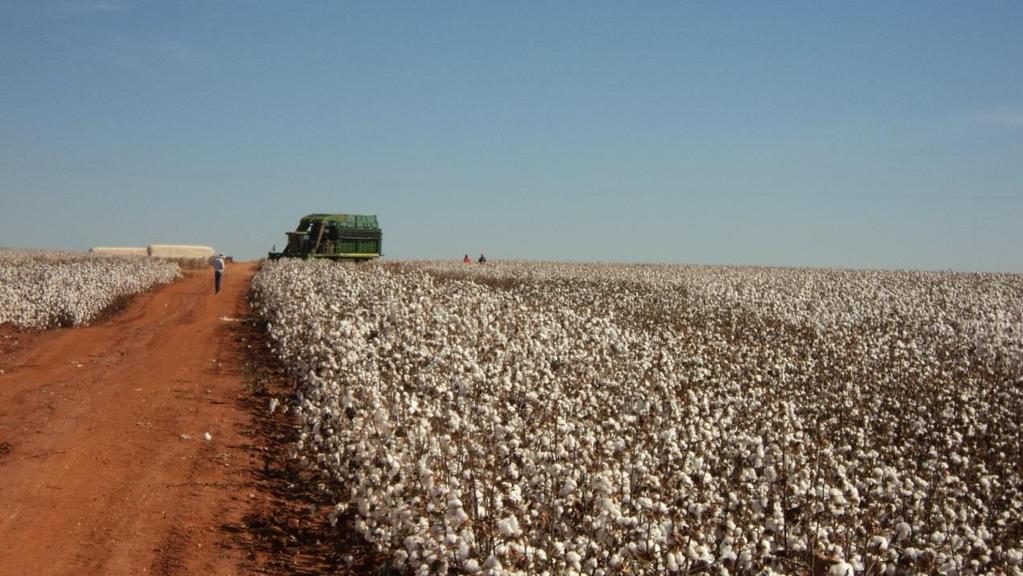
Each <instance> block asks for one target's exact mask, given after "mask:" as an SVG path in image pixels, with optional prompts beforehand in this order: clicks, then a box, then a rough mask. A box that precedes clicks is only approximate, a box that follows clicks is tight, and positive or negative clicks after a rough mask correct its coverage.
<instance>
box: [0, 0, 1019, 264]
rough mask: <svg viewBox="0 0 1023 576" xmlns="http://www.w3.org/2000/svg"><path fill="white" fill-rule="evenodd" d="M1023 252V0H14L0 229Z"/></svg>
mask: <svg viewBox="0 0 1023 576" xmlns="http://www.w3.org/2000/svg"><path fill="white" fill-rule="evenodd" d="M308 212H352V213H375V214H378V215H379V217H380V220H381V222H382V225H383V228H384V234H385V251H386V252H387V255H388V257H391V258H402V259H404V258H459V257H461V255H462V254H464V253H466V252H468V253H470V254H471V255H473V256H476V255H478V254H479V253H480V252H481V251H483V252H486V253H487V256H488V257H490V258H525V259H557V260H616V261H646V262H680V263H702V264H762V265H789V266H803V265H809V266H836V267H837V266H842V267H844V266H852V267H869V268H924V269H947V268H951V269H959V270H984V271H1005V272H1023V250H1021V248H1023V225H1021V222H1023V3H1020V2H956V3H942V2H897V3H895V2H876V3H875V2H817V3H809V2H806V3H804V2H782V3H774V2H743V3H731V2H692V3H688V2H663V3H662V2H642V3H626V2H620V3H612V2H480V1H462V2H407V3H392V2H363V3H354V2H225V1H215V0H214V1H209V0H204V1H195V2H185V1H183V2H163V1H157V0H152V1H138V2H135V1H125V2H115V1H109V2H101V1H73V0H68V1H60V2H57V1H46V0H43V1H37V0H32V1H11V0H5V1H2V2H0V245H6V246H24V247H54V248H57V247H59V248H81V249H85V248H88V247H89V246H92V245H146V244H149V243H161V242H167V243H188V242H194V243H203V244H209V245H213V246H215V247H216V248H218V249H219V250H223V251H225V252H228V253H232V254H234V255H236V256H238V257H241V258H255V257H259V256H261V255H263V254H265V252H266V250H268V249H269V248H270V247H271V245H273V244H275V243H276V244H278V245H280V244H282V243H283V240H284V232H285V231H286V230H289V229H292V228H293V227H294V226H295V224H297V221H298V218H299V217H300V216H301V215H303V214H305V213H308Z"/></svg>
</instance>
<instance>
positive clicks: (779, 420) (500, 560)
mask: <svg viewBox="0 0 1023 576" xmlns="http://www.w3.org/2000/svg"><path fill="white" fill-rule="evenodd" d="M254 289H255V297H256V305H257V307H258V310H259V312H260V313H261V314H262V315H263V317H264V318H265V319H266V321H267V322H268V331H269V334H270V336H271V340H272V342H273V347H274V348H273V350H274V353H275V354H276V355H277V356H278V357H279V358H280V359H281V360H282V362H283V363H284V364H285V365H286V366H288V367H289V368H290V369H291V370H292V371H293V373H294V374H295V375H296V377H297V379H298V380H299V383H300V386H299V388H298V390H297V393H296V396H295V398H292V399H286V400H284V404H285V405H286V406H287V407H288V408H289V409H293V410H294V411H296V412H297V415H298V418H299V422H300V425H301V433H300V439H299V441H298V443H297V446H296V450H295V457H296V458H298V459H299V460H300V461H301V463H302V464H303V465H304V466H306V467H307V468H308V469H309V470H310V471H311V472H313V473H314V474H315V475H316V476H317V477H318V478H319V482H320V483H321V486H322V488H323V489H324V490H327V491H329V492H330V493H332V494H333V495H334V497H335V499H336V502H337V505H336V507H334V508H332V509H329V510H323V511H321V512H322V513H323V514H326V515H328V516H329V518H330V519H331V521H336V520H337V519H338V518H341V517H344V518H346V519H354V520H352V522H354V527H355V529H357V530H358V531H359V532H360V533H361V534H362V535H363V536H364V537H365V538H366V539H367V540H369V541H370V542H373V543H374V544H375V545H376V546H377V547H378V548H379V549H380V550H382V551H384V552H385V553H386V554H388V556H389V558H390V559H391V562H392V563H393V565H394V566H395V567H397V568H398V569H400V570H403V571H408V572H416V573H420V574H432V573H445V572H454V573H465V574H475V573H485V574H662V573H694V572H702V573H708V574H754V573H756V574H770V573H786V574H808V573H811V572H813V573H815V574H834V575H842V574H846V575H853V574H918V573H920V574H983V573H1008V574H1023V544H1021V542H1023V525H1021V519H1023V426H1021V414H1023V388H1021V383H1023V382H1021V381H1023V368H1021V366H1023V305H1021V304H1023V277H1020V276H1013V275H981V274H953V273H916V272H868V271H837V270H808V269H758V268H724V267H682V266H648V265H611V264H608V265H596V264H594V265H570V264H545V263H525V262H523V263H506V262H502V263H497V264H493V263H491V264H488V265H486V266H476V265H471V266H467V265H463V264H449V263H409V264H371V265H361V266H354V265H340V264H331V263H322V262H298V261H278V262H270V263H267V264H266V265H265V267H264V268H263V270H262V271H261V272H260V273H259V274H258V275H257V277H256V278H255V280H254ZM270 408H271V410H274V409H277V410H280V408H278V402H277V401H276V400H275V401H273V402H272V405H271V407H270Z"/></svg>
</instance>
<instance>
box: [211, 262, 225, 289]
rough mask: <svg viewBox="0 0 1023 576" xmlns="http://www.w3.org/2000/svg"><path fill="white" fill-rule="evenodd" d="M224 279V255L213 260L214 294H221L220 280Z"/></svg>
mask: <svg viewBox="0 0 1023 576" xmlns="http://www.w3.org/2000/svg"><path fill="white" fill-rule="evenodd" d="M223 277H224V255H223V254H217V255H216V256H215V257H214V258H213V293H214V294H220V279H221V278H223Z"/></svg>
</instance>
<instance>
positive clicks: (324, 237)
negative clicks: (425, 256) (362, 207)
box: [269, 214, 384, 260]
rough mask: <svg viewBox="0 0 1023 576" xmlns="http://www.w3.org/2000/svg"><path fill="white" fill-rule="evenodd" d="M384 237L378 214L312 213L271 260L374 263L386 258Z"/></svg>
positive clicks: (289, 233)
mask: <svg viewBox="0 0 1023 576" xmlns="http://www.w3.org/2000/svg"><path fill="white" fill-rule="evenodd" d="M383 236H384V235H383V233H382V232H381V231H380V225H379V224H378V222H377V217H376V216H375V215H364V214H309V215H307V216H303V217H302V220H301V221H299V223H298V228H296V229H295V231H294V232H288V244H287V246H285V247H284V251H283V252H270V254H269V257H270V259H271V260H277V259H278V258H329V259H331V260H371V259H373V258H378V257H380V256H383V252H382V250H381V242H382V240H383Z"/></svg>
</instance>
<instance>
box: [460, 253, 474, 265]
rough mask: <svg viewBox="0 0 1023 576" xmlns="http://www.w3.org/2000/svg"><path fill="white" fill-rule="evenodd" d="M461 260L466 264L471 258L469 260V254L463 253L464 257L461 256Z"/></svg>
mask: <svg viewBox="0 0 1023 576" xmlns="http://www.w3.org/2000/svg"><path fill="white" fill-rule="evenodd" d="M462 262H464V263H466V264H468V263H470V262H472V260H469V255H468V254H466V255H465V258H462Z"/></svg>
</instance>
